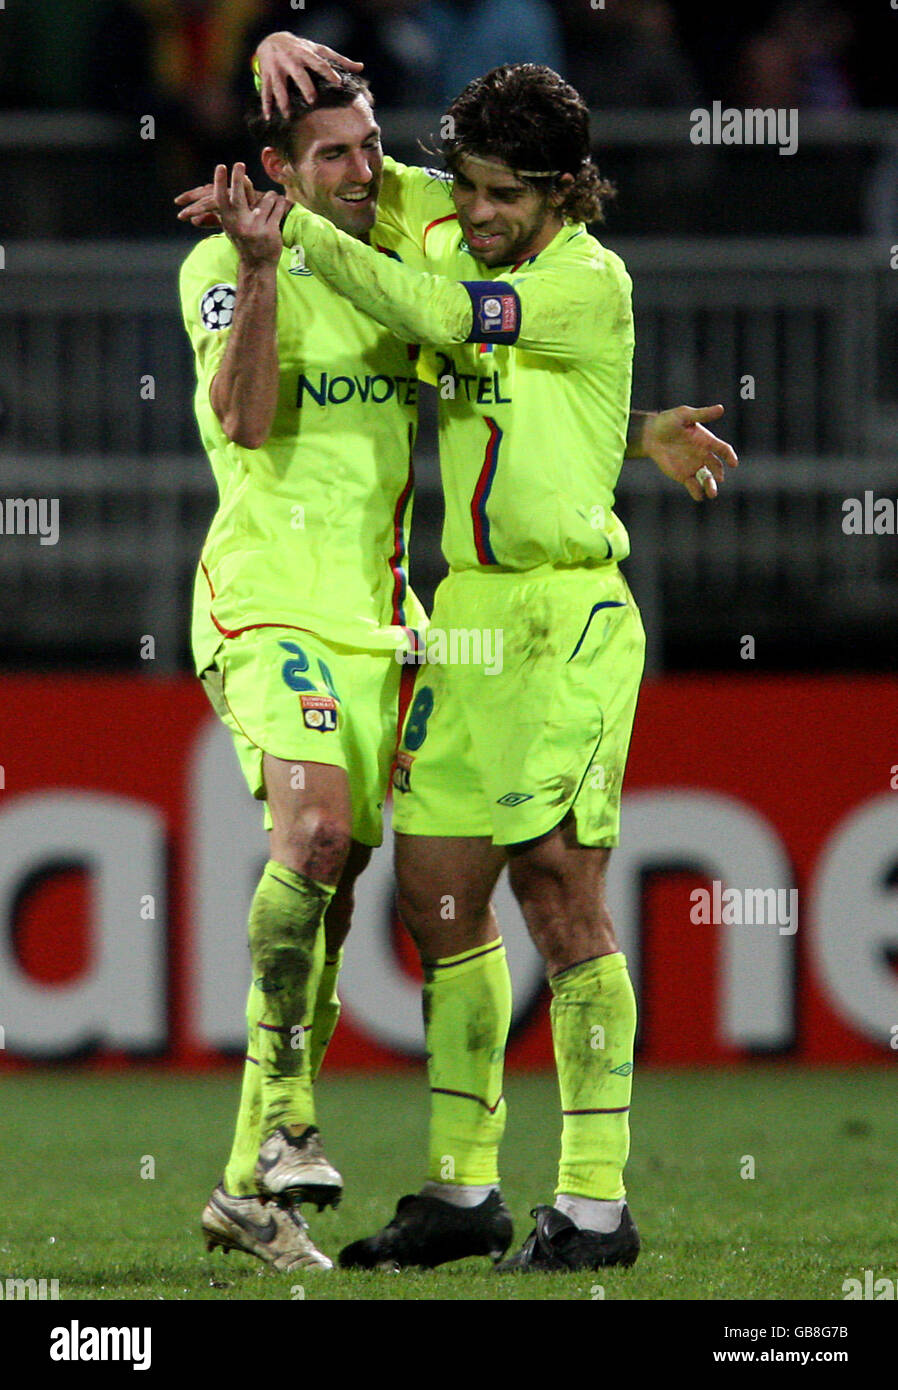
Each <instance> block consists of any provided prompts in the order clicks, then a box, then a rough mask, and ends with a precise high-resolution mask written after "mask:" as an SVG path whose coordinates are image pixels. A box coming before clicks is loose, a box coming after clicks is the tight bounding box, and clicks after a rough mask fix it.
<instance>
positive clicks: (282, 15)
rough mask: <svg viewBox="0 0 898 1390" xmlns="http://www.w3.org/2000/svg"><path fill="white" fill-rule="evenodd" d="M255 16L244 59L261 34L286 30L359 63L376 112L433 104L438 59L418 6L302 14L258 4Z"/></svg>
mask: <svg viewBox="0 0 898 1390" xmlns="http://www.w3.org/2000/svg"><path fill="white" fill-rule="evenodd" d="M260 10H261V14H260V17H259V22H258V23H257V25H256V26H255V27H254V29H253V31H252V36H251V43H250V46H249V51H250V53H251V52H252V50H253V49H255V47H256V45H257V44H258V43H259V42H260V40H261V39H263V38H264V37H265V35H266V34H271V33H273V32H274V31H275V30H279V29H288V30H290V31H291V33H294V34H299V35H300V36H301V37H302V38H304V39H314V41H315V42H316V43H326V44H328V45H329V46H330V47H331V48H335V49H336V50H337V52H338V53H343V54H345V55H346V57H347V58H355V59H356V60H357V61H358V62H360V63H364V64H365V73H364V76H365V78H366V80H367V81H368V82H370V84H371V90H372V91H373V92H374V96H375V98H376V101H377V104H378V106H381V107H397V106H425V105H427V103H428V102H434V101H436V99H437V94H436V88H435V84H436V83H437V81H438V71H439V57H440V55H439V49H438V45H437V42H436V41H435V38H434V35H433V33H432V31H431V28H430V26H429V25H428V24H426V23H425V22H424V20H423V18H422V5H421V0H349V2H348V3H347V0H339V2H337V0H331V3H328V2H327V0H325V3H323V4H321V3H316V4H315V5H314V7H313V8H310V9H309V11H308V12H306V11H304V10H296V9H294V8H293V7H292V5H290V4H289V0H263V2H262V4H261V6H260ZM247 56H249V55H247Z"/></svg>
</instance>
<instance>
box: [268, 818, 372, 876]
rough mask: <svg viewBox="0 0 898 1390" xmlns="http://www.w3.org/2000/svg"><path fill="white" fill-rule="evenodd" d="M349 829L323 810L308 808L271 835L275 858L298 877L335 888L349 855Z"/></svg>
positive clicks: (340, 820) (341, 820)
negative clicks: (314, 880) (302, 876)
mask: <svg viewBox="0 0 898 1390" xmlns="http://www.w3.org/2000/svg"><path fill="white" fill-rule="evenodd" d="M351 844H352V837H351V831H350V827H349V826H348V825H346V824H345V823H344V821H343V819H342V817H340V816H336V815H334V814H333V813H332V812H330V811H327V810H325V809H323V808H320V809H319V808H309V809H306V810H303V811H302V812H301V813H300V814H298V815H297V816H295V817H293V818H292V819H291V820H290V822H289V823H288V824H287V825H284V826H281V827H275V829H274V830H272V835H271V849H272V855H273V857H274V858H275V859H279V860H282V862H284V863H285V864H287V866H288V868H291V869H293V871H294V872H295V873H298V874H305V876H306V877H307V878H313V879H316V880H317V881H318V882H320V883H334V884H336V883H337V882H338V881H339V879H340V875H341V874H342V872H343V868H344V866H345V864H346V860H347V858H348V855H349V849H350V845H351Z"/></svg>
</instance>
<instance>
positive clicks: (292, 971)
mask: <svg viewBox="0 0 898 1390" xmlns="http://www.w3.org/2000/svg"><path fill="white" fill-rule="evenodd" d="M333 895H334V889H333V887H332V886H331V885H330V884H326V883H316V882H315V880H314V879H311V878H307V877H306V876H305V874H298V873H295V872H294V871H293V870H292V869H288V868H287V867H286V866H285V865H283V864H278V863H277V862H276V861H275V860H272V859H270V860H269V861H268V863H267V864H266V865H265V868H264V870H263V872H262V878H261V881H260V883H259V886H258V888H257V889H256V894H255V897H254V898H253V904H252V908H251V910H250V916H249V944H250V954H251V956H252V963H253V987H254V989H256V990H258V991H259V992H260V993H261V995H262V997H263V998H262V1004H261V1007H260V1009H259V1012H258V1015H257V1018H258V1037H257V1042H256V1055H257V1057H258V1061H259V1074H260V1080H261V1090H262V1102H261V1116H260V1119H259V1129H260V1142H262V1141H264V1140H265V1139H267V1138H268V1136H269V1135H270V1134H272V1133H273V1132H274V1131H275V1130H276V1129H277V1128H278V1127H279V1126H280V1125H310V1124H314V1122H315V1105H314V1101H313V1099H312V1074H311V1068H310V1048H309V1046H308V1042H309V1036H308V1035H309V1031H310V1029H311V1026H312V1017H313V1014H314V1011H315V1000H316V997H317V993H318V981H319V979H320V977H321V970H322V966H323V964H324V914H325V911H326V909H327V905H328V903H329V902H330V900H331V898H332V897H333Z"/></svg>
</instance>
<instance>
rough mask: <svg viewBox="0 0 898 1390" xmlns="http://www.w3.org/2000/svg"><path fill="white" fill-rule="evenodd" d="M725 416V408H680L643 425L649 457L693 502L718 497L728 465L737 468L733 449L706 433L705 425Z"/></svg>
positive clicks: (715, 406) (654, 417)
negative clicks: (706, 422)
mask: <svg viewBox="0 0 898 1390" xmlns="http://www.w3.org/2000/svg"><path fill="white" fill-rule="evenodd" d="M722 414H723V406H722V405H705V406H699V407H697V406H691V405H678V406H676V407H675V408H674V409H673V410H662V411H660V412H659V414H657V415H651V416H649V418H648V419H647V420H646V422H645V425H644V429H643V436H642V443H643V449H644V451H645V454H646V457H647V458H650V459H653V460H654V461H655V463H656V464H657V465H658V467H659V468H660V469H661V472H662V473H664V474H665V476H666V477H668V478H673V480H674V482H676V483H682V484H683V486H684V487H685V489H686V491H687V492H688V493H689V496H690V497H691V498H692V500H693V501H694V502H701V501H703V499H704V498H705V497H709V498H713V497H716V496H717V488H718V485H719V484H720V483H722V482H723V475H724V472H725V465H726V467H728V468H735V467H736V466H737V464H738V462H739V460H738V458H737V457H736V451H735V449H733V448H732V447H731V445H729V444H727V443H726V441H725V440H723V439H718V438H717V435H716V434H712V433H711V431H710V430H707V429H705V426H704V421H707V420H719V419H720V417H721V415H722ZM696 475H700V476H696Z"/></svg>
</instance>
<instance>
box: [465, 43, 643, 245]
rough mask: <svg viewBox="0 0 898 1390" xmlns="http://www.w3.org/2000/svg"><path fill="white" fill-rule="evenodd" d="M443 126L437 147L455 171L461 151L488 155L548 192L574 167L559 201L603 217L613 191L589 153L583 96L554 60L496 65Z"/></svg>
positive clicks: (577, 217) (576, 211)
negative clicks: (553, 64)
mask: <svg viewBox="0 0 898 1390" xmlns="http://www.w3.org/2000/svg"><path fill="white" fill-rule="evenodd" d="M442 128H443V130H444V131H445V132H446V133H445V134H444V135H443V138H442V141H441V144H440V153H441V154H442V156H443V158H444V160H445V161H446V167H447V168H448V169H450V170H451V171H452V172H453V173H454V172H455V170H456V169H457V167H458V164H459V162H460V160H461V159H462V158H463V157H464V156H465V155H473V154H477V155H480V156H481V157H492V158H493V159H498V160H501V161H502V163H503V164H507V165H508V166H509V168H510V169H513V170H514V171H515V173H516V174H517V175H518V177H519V178H520V179H521V181H522V182H523V183H529V184H532V186H533V187H534V188H536V189H538V190H539V191H540V192H543V193H545V194H546V196H547V198H548V196H549V195H550V194H551V193H552V192H553V191H555V190H556V189H558V186H559V181H560V179H561V177H562V175H564V174H572V175H573V178H574V182H573V184H571V186H570V187H569V188H567V190H566V191H564V190H563V189H562V190H561V191H562V192H564V197H563V199H562V201H561V203H560V205H559V208H558V211H559V212H560V214H561V216H562V217H564V218H566V219H567V220H568V221H570V222H601V221H602V220H603V218H604V205H605V203H606V202H607V201H608V199H609V198H613V197H614V196H615V192H616V190H615V187H614V185H613V184H612V183H609V182H608V180H607V179H603V178H602V176H601V174H600V173H599V171H598V169H597V168H596V166H595V164H593V162H592V159H591V158H590V140H589V110H588V108H587V106H586V103H585V102H584V101H583V98H582V97H581V96H580V94H579V93H578V92H576V91H575V90H574V88H573V87H571V86H570V85H569V83H567V82H565V81H564V79H563V78H561V77H559V75H558V73H557V72H553V70H552V69H551V68H547V67H543V66H541V65H540V64H537V63H516V64H508V63H506V64H504V65H503V66H502V67H498V68H493V70H492V71H491V72H488V73H487V74H486V76H485V77H477V78H475V79H474V81H473V82H469V83H468V85H467V87H465V89H464V91H463V92H461V94H460V95H459V96H457V97H456V98H455V100H454V101H453V102H452V104H451V105H450V107H449V110H448V112H447V113H446V117H445V118H444V119H443V123H442ZM543 169H545V170H546V171H547V172H546V173H544V174H543V173H540V172H539V171H540V170H543ZM525 170H526V171H527V172H526V173H525V172H523V171H525Z"/></svg>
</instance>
